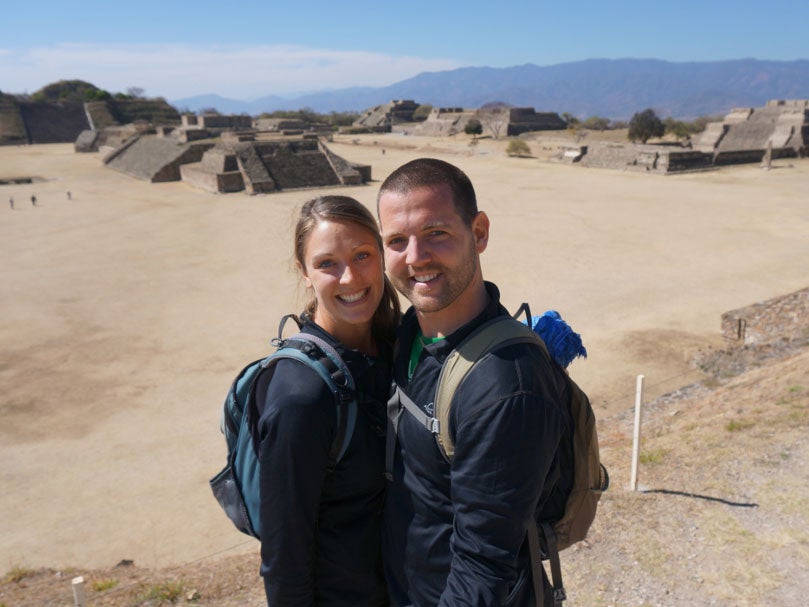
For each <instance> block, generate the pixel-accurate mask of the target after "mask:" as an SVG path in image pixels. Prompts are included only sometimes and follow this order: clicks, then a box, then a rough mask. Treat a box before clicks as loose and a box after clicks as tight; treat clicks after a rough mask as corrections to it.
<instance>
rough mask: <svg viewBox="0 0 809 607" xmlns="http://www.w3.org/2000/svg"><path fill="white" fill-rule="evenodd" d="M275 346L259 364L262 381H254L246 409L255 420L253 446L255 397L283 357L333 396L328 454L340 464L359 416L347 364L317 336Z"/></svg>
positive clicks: (256, 414) (302, 336)
mask: <svg viewBox="0 0 809 607" xmlns="http://www.w3.org/2000/svg"><path fill="white" fill-rule="evenodd" d="M278 346H279V348H278V349H277V350H276V351H275V352H273V353H272V354H271V355H270V356H268V357H267V358H265V359H264V360H262V361H261V363H260V364H261V367H262V369H261V371H260V373H261V375H262V378H261V379H262V381H259V380H258V379H257V380H256V381H254V382H253V384H252V386H251V391H250V392H251V393H250V396H249V400H248V407H249V410H250V415H251V417H252V418H253V420H254V421H253V423H251V424H250V430H251V433H252V434H253V444H254V446H255V445H258V417H259V411H260V410H259V403H258V398H257V395H258V394H259V393H262V392H263V389H264V388H265V387H266V385H267V384H268V383H269V381H270V379H272V374H273V372H274V366H275V364H276V363H277V362H278V361H279V360H281V359H284V358H286V359H291V360H296V361H298V362H300V363H301V364H304V365H306V366H307V367H309V368H310V369H312V370H313V371H315V372H316V373H317V374H318V376H319V377H320V378H321V379H322V380H323V381H324V382H325V384H326V386H327V387H328V388H329V391H330V392H331V393H332V395H333V396H334V399H335V405H336V412H337V433H336V434H335V438H334V442H333V443H332V447H331V450H330V455H331V457H332V458H333V459H334V461H335V462H338V461H340V459H342V457H343V455H345V452H346V450H347V449H348V444H349V443H350V442H351V436H352V435H353V433H354V426H355V425H356V421H357V413H358V405H357V400H356V386H355V384H354V378H353V377H352V375H351V371H350V370H349V368H348V365H346V363H345V361H344V360H343V359H342V357H341V356H340V354H339V353H338V352H337V350H336V349H335V348H334V347H333V346H332V345H331V344H329V343H328V342H326V341H325V340H323V339H321V338H320V337H318V336H317V335H312V334H309V333H297V334H295V335H293V336H292V337H289V338H286V339H283V340H280V341H279V342H278ZM265 371H267V373H265Z"/></svg>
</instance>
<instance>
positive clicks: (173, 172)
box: [102, 134, 213, 183]
mask: <svg viewBox="0 0 809 607" xmlns="http://www.w3.org/2000/svg"><path fill="white" fill-rule="evenodd" d="M211 147H213V143H179V142H177V141H173V140H171V139H165V138H161V137H156V136H155V135H140V134H138V135H134V136H132V137H130V138H129V139H127V140H126V141H125V142H124V143H123V144H122V145H120V146H119V147H118V148H116V149H115V150H113V151H112V152H109V153H108V154H106V155H105V156H104V164H105V165H107V166H108V167H109V168H111V169H115V170H116V171H120V172H121V173H126V174H127V175H130V176H132V177H137V178H138V179H144V180H146V181H150V182H152V183H158V182H164V181H179V180H180V166H182V165H184V164H188V163H192V162H199V161H200V160H201V159H202V155H203V154H204V153H205V151H206V150H208V149H210V148H211ZM102 152H103V150H102Z"/></svg>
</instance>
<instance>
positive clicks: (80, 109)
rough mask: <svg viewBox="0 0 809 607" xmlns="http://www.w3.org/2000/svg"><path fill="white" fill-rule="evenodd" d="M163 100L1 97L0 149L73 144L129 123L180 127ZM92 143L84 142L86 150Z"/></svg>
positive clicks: (172, 110) (173, 112)
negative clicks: (75, 100)
mask: <svg viewBox="0 0 809 607" xmlns="http://www.w3.org/2000/svg"><path fill="white" fill-rule="evenodd" d="M179 121H180V116H179V114H178V113H177V111H176V110H175V109H174V108H173V107H171V106H170V105H169V104H168V103H167V102H166V101H164V100H162V99H108V100H106V101H91V102H87V103H69V102H64V103H51V102H33V101H18V100H17V99H15V98H14V97H13V96H11V95H0V145H8V144H37V143H73V142H75V141H76V140H77V139H78V138H79V136H80V135H81V134H82V133H83V132H84V131H93V130H101V129H103V128H105V127H109V126H120V125H123V124H130V123H140V122H148V123H153V124H157V123H163V124H171V123H179ZM89 139H90V136H89V135H85V136H84V138H83V141H84V143H83V144H82V146H83V147H86V145H87V144H86V142H87V141H88V140H89Z"/></svg>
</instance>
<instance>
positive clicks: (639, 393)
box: [629, 375, 643, 491]
mask: <svg viewBox="0 0 809 607" xmlns="http://www.w3.org/2000/svg"><path fill="white" fill-rule="evenodd" d="M642 402H643V375H638V382H637V384H636V386H635V431H634V432H633V434H632V478H630V480H629V488H630V490H632V491H637V490H638V457H639V452H640V405H641V403H642Z"/></svg>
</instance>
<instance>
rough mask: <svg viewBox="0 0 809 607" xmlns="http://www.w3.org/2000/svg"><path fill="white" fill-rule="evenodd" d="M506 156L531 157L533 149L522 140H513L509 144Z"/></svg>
mask: <svg viewBox="0 0 809 607" xmlns="http://www.w3.org/2000/svg"><path fill="white" fill-rule="evenodd" d="M506 154H508V155H509V156H530V155H531V148H530V147H528V144H527V143H525V142H524V141H523V140H522V139H512V140H511V141H509V142H508V146H507V147H506Z"/></svg>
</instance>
